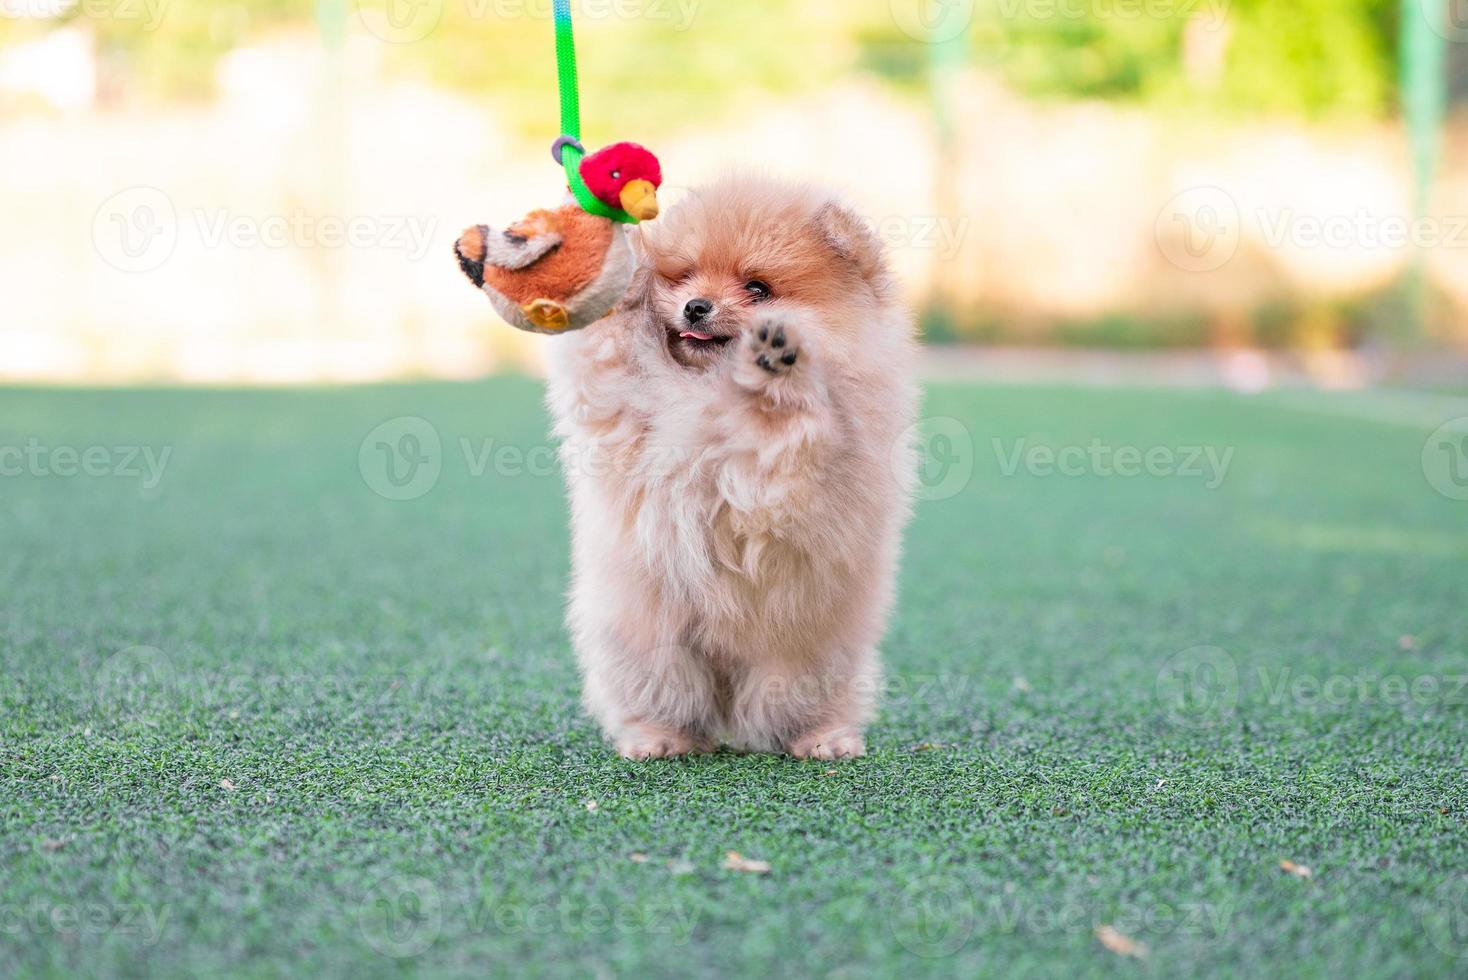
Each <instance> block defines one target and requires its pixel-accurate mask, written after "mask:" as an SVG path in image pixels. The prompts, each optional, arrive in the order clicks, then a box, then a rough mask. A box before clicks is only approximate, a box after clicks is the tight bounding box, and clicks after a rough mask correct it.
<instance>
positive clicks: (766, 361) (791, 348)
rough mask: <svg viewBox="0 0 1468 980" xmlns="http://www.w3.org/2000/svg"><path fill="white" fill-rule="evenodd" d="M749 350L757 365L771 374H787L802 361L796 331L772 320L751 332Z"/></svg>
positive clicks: (766, 321)
mask: <svg viewBox="0 0 1468 980" xmlns="http://www.w3.org/2000/svg"><path fill="white" fill-rule="evenodd" d="M749 348H750V351H751V352H752V353H753V355H754V363H755V365H756V366H757V367H759V368H760V369H762V370H764V371H766V372H768V373H770V374H774V375H780V374H787V373H789V371H790V369H791V368H793V367H795V365H796V364H797V363H798V362H799V361H800V347H799V345H798V344H796V342H795V334H794V331H792V330H791V329H790V328H789V327H787V326H785V325H784V324H781V323H778V322H775V321H772V320H765V321H763V322H761V323H759V324H758V325H757V326H755V328H754V329H753V330H751V331H750V333H749Z"/></svg>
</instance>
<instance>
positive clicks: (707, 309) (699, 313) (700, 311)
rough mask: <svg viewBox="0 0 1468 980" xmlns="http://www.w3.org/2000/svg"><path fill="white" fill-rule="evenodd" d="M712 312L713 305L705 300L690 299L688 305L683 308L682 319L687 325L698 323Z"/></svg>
mask: <svg viewBox="0 0 1468 980" xmlns="http://www.w3.org/2000/svg"><path fill="white" fill-rule="evenodd" d="M713 312H714V304H713V303H712V302H711V301H709V300H706V299H691V300H689V301H688V305H687V306H685V307H683V318H684V319H685V320H687V321H688V322H689V323H698V322H699V321H700V320H706V319H708V317H709V314H711V313H713Z"/></svg>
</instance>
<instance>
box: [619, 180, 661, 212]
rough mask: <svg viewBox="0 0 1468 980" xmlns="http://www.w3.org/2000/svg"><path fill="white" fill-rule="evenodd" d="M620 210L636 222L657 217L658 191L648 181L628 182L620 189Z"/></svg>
mask: <svg viewBox="0 0 1468 980" xmlns="http://www.w3.org/2000/svg"><path fill="white" fill-rule="evenodd" d="M621 200H622V210H623V211H626V212H627V213H628V214H630V215H632V217H634V218H636V219H637V220H638V221H651V220H652V219H653V218H656V217H657V216H658V190H657V188H656V187H654V186H652V181H650V180H630V181H628V182H627V186H626V187H624V188H622V198H621Z"/></svg>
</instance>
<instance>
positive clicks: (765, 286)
mask: <svg viewBox="0 0 1468 980" xmlns="http://www.w3.org/2000/svg"><path fill="white" fill-rule="evenodd" d="M744 288H745V290H746V291H747V292H748V293H749V295H750V296H752V297H754V301H755V302H756V303H758V302H759V301H760V300H762V299H769V298H770V284H769V283H767V282H764V281H762V280H759V279H751V280H750V281H749V282H747V283H745V284H744Z"/></svg>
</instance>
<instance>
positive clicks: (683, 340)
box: [668, 327, 734, 368]
mask: <svg viewBox="0 0 1468 980" xmlns="http://www.w3.org/2000/svg"><path fill="white" fill-rule="evenodd" d="M733 339H734V337H733V335H732V334H726V333H715V332H713V331H710V330H695V329H693V328H691V327H669V328H668V353H669V354H671V355H672V356H673V360H675V361H677V362H678V363H679V364H681V365H683V366H684V367H693V368H701V367H707V366H708V365H710V364H712V363H713V362H714V360H715V359H717V358H718V356H719V352H720V351H722V350H723V349H724V348H725V347H727V346H728V345H729V343H730V342H731V341H733Z"/></svg>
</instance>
